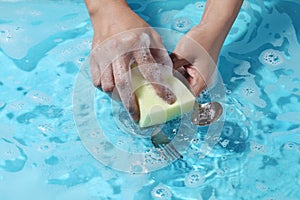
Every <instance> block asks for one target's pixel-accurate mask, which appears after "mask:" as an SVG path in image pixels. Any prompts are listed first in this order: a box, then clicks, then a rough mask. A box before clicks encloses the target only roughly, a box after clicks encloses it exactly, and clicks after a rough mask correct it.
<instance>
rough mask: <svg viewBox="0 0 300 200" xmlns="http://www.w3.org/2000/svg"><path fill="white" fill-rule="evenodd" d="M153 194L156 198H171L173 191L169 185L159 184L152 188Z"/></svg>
mask: <svg viewBox="0 0 300 200" xmlns="http://www.w3.org/2000/svg"><path fill="white" fill-rule="evenodd" d="M151 196H152V197H153V199H155V200H169V199H171V197H172V193H171V191H170V189H169V188H168V187H167V186H165V185H163V184H159V185H158V186H156V187H154V188H153V189H152V191H151Z"/></svg>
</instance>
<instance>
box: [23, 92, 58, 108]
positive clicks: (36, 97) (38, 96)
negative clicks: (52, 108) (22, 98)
mask: <svg viewBox="0 0 300 200" xmlns="http://www.w3.org/2000/svg"><path fill="white" fill-rule="evenodd" d="M26 97H27V98H28V99H30V100H31V101H33V102H35V103H37V104H43V105H51V104H52V103H53V99H52V98H51V97H50V96H48V95H47V94H45V93H43V92H41V91H38V90H32V91H29V92H28V93H27V94H26Z"/></svg>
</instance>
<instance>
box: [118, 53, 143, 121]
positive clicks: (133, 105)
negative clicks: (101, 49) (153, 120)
mask: <svg viewBox="0 0 300 200" xmlns="http://www.w3.org/2000/svg"><path fill="white" fill-rule="evenodd" d="M129 65H130V56H129V55H123V56H120V57H118V58H117V59H115V60H114V61H113V75H114V77H115V85H116V88H117V90H118V93H119V95H120V99H121V100H122V102H123V105H124V106H125V108H126V110H127V111H128V113H129V114H130V116H131V118H132V119H133V120H134V121H136V122H137V121H138V120H139V118H140V111H139V106H138V103H137V99H136V96H135V94H134V91H133V89H132V85H131V77H130V71H129Z"/></svg>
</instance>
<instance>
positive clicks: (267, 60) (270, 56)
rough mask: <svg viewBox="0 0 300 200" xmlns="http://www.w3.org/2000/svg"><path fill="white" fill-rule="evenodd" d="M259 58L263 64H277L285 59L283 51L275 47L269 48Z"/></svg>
mask: <svg viewBox="0 0 300 200" xmlns="http://www.w3.org/2000/svg"><path fill="white" fill-rule="evenodd" d="M259 60H260V62H261V63H262V64H266V65H272V66H276V65H280V64H281V63H282V62H283V60H284V59H283V56H282V52H280V51H277V50H274V49H267V50H265V51H263V52H262V53H261V54H260V56H259Z"/></svg>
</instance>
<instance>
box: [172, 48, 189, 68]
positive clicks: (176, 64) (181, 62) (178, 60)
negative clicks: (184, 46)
mask: <svg viewBox="0 0 300 200" xmlns="http://www.w3.org/2000/svg"><path fill="white" fill-rule="evenodd" d="M170 58H171V60H172V62H173V68H174V69H178V68H180V67H182V66H185V65H190V63H189V62H188V61H187V60H186V59H184V58H183V57H181V56H180V55H178V54H176V53H174V52H173V53H171V54H170Z"/></svg>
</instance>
